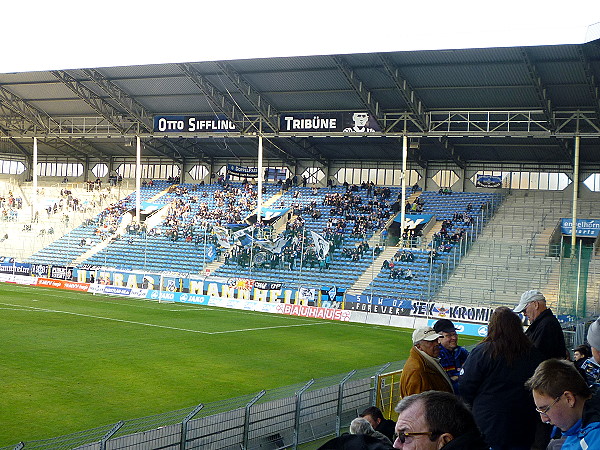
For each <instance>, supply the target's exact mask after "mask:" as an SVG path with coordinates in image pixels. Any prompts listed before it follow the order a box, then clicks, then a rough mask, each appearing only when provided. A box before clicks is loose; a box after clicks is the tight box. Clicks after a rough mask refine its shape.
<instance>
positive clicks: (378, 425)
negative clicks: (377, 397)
mask: <svg viewBox="0 0 600 450" xmlns="http://www.w3.org/2000/svg"><path fill="white" fill-rule="evenodd" d="M359 417H364V418H365V419H367V420H368V421H369V423H370V424H371V426H372V427H373V429H374V430H375V431H379V432H380V433H381V434H383V435H385V436H387V437H388V438H389V440H390V441H392V442H393V441H394V427H395V426H396V422H394V421H393V420H390V419H386V418H385V417H383V413H382V412H381V410H380V409H379V408H378V407H377V406H369V407H368V408H367V409H365V410H364V411H363V412H361V413H360V414H359Z"/></svg>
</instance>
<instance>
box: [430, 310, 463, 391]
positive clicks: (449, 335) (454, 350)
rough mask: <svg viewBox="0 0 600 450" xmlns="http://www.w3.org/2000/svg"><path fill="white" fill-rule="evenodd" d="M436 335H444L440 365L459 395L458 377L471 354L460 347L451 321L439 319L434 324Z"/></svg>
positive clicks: (441, 341) (441, 343)
mask: <svg viewBox="0 0 600 450" xmlns="http://www.w3.org/2000/svg"><path fill="white" fill-rule="evenodd" d="M433 329H434V330H435V332H436V333H439V334H441V335H442V338H441V339H440V364H441V366H442V367H443V368H444V370H445V371H446V373H447V374H448V376H449V377H450V380H452V387H453V388H454V392H455V393H456V394H459V389H458V375H459V374H460V370H461V369H462V367H463V365H464V363H465V361H466V360H467V356H469V352H468V351H467V349H466V348H464V347H461V346H459V345H458V334H457V333H456V327H455V326H454V324H453V323H452V321H451V320H449V319H439V320H438V321H437V322H436V323H434V324H433Z"/></svg>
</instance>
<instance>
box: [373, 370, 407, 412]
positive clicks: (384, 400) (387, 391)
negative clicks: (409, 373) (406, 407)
mask: <svg viewBox="0 0 600 450" xmlns="http://www.w3.org/2000/svg"><path fill="white" fill-rule="evenodd" d="M401 375H402V370H398V371H396V372H389V373H384V374H381V375H379V377H378V378H377V407H378V408H379V409H381V412H382V413H383V416H384V417H386V418H388V419H392V420H394V421H395V420H396V419H397V418H398V413H397V412H396V411H394V408H395V407H396V405H397V404H398V402H399V401H400V376H401Z"/></svg>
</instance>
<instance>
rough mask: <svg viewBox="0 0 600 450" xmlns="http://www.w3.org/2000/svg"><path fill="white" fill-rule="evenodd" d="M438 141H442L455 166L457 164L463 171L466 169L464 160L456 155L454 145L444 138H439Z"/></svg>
mask: <svg viewBox="0 0 600 450" xmlns="http://www.w3.org/2000/svg"><path fill="white" fill-rule="evenodd" d="M438 140H439V141H440V144H442V147H443V148H444V150H445V151H446V154H447V155H448V156H449V157H450V159H452V161H454V164H456V165H457V166H458V167H460V168H461V169H464V168H466V165H465V163H464V162H463V161H462V159H460V155H458V154H457V153H456V149H455V148H454V145H452V144H451V143H450V141H449V140H448V138H447V137H445V136H443V137H439V138H438Z"/></svg>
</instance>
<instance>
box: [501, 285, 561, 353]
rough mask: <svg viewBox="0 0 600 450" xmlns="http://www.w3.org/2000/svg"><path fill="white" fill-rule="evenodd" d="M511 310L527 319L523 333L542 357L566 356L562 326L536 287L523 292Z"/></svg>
mask: <svg viewBox="0 0 600 450" xmlns="http://www.w3.org/2000/svg"><path fill="white" fill-rule="evenodd" d="M513 311H514V312H516V313H517V314H519V313H521V314H523V315H524V316H525V317H527V318H528V319H529V327H527V330H526V331H525V334H526V335H527V337H529V339H531V342H533V345H534V346H535V347H536V348H537V349H538V350H539V351H540V352H542V355H544V359H550V358H559V359H560V358H566V357H567V346H566V344H565V336H564V334H563V331H562V327H561V326H560V322H559V321H558V319H557V318H556V316H555V315H554V313H553V312H552V310H551V309H550V308H548V306H547V305H546V297H545V296H544V294H542V293H541V292H540V291H539V290H537V289H531V290H529V291H527V292H524V293H523V295H521V300H520V301H519V304H518V305H517V306H516V307H515V309H513Z"/></svg>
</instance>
